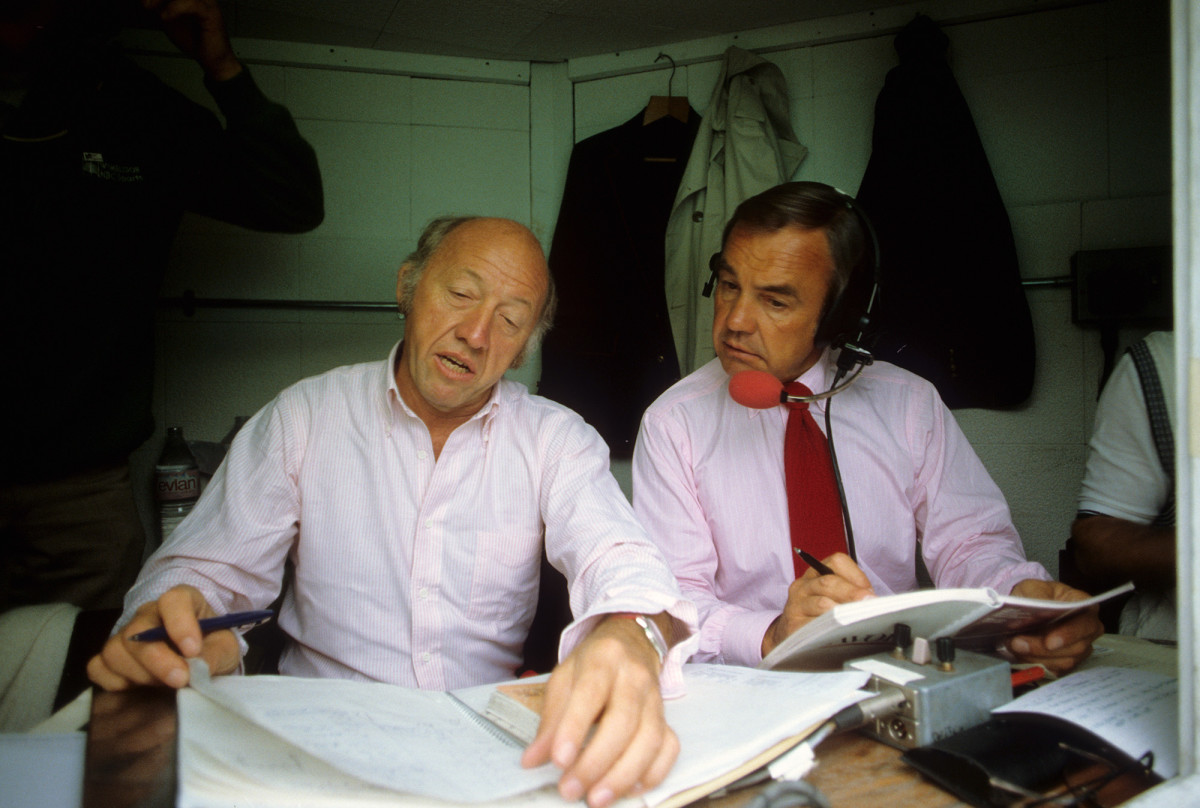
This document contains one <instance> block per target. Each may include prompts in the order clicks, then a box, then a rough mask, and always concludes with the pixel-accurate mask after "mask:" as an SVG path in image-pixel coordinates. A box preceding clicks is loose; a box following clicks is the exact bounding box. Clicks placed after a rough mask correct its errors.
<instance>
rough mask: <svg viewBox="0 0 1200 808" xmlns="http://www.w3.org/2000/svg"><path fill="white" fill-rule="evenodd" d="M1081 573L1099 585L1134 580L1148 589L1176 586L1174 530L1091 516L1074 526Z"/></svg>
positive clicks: (1075, 546)
mask: <svg viewBox="0 0 1200 808" xmlns="http://www.w3.org/2000/svg"><path fill="white" fill-rule="evenodd" d="M1071 539H1072V543H1073V545H1074V548H1075V561H1076V563H1077V564H1078V566H1079V570H1080V572H1082V573H1083V574H1084V575H1085V576H1087V577H1088V578H1089V579H1091V580H1092V581H1095V582H1096V585H1097V586H1098V587H1100V586H1104V587H1107V586H1113V585H1116V584H1120V583H1123V582H1124V581H1128V580H1132V581H1133V582H1134V584H1135V585H1137V586H1139V587H1143V588H1149V589H1164V588H1167V587H1169V586H1172V585H1173V584H1174V583H1175V530H1174V529H1173V528H1169V527H1153V526H1150V525H1139V524H1137V523H1135V522H1130V521H1128V520H1125V519H1119V518H1117V517H1115V516H1089V517H1085V518H1082V519H1076V520H1075V522H1074V524H1072V525H1071Z"/></svg>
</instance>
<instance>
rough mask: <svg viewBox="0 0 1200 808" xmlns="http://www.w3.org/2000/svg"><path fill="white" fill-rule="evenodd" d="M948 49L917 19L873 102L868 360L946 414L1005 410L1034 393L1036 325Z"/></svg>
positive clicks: (933, 28) (866, 197)
mask: <svg viewBox="0 0 1200 808" xmlns="http://www.w3.org/2000/svg"><path fill="white" fill-rule="evenodd" d="M948 44H949V40H948V38H947V37H946V35H945V34H944V33H943V32H942V31H941V30H940V29H939V28H938V27H937V25H936V24H935V23H934V22H933V21H931V20H930V19H929V18H928V17H924V16H918V17H917V18H916V19H914V20H913V22H911V23H910V24H909V25H908V26H906V27H905V29H904V30H903V31H901V32H900V34H899V35H898V36H897V37H896V41H895V47H896V51H897V53H898V54H899V56H900V64H899V65H898V66H897V67H895V68H893V69H892V70H891V71H890V72H889V73H888V75H887V80H886V82H885V84H884V88H883V90H882V92H880V94H879V97H878V99H877V101H876V104H875V129H874V133H873V138H872V152H871V158H870V162H869V163H868V165H867V170H866V173H865V174H864V176H863V180H862V184H861V186H860V188H859V193H858V200H859V202H860V204H861V205H862V207H863V208H864V209H865V210H866V211H867V213H868V214H869V215H870V217H871V220H872V222H873V223H874V225H875V228H876V230H877V231H878V236H879V246H880V252H881V256H882V282H881V290H882V291H881V296H880V300H879V302H878V306H877V309H876V315H875V318H874V322H875V326H876V329H877V334H878V336H877V340H876V343H875V348H874V354H875V356H876V358H879V359H885V360H887V361H889V362H892V363H894V364H897V365H900V366H901V367H905V368H908V369H909V370H912V371H913V372H915V373H918V374H920V375H921V376H924V377H925V378H926V379H928V380H930V381H931V382H933V383H934V384H935V385H936V386H937V388H938V392H939V393H941V396H942V398H943V400H945V402H946V404H947V405H948V406H950V407H952V408H954V407H987V408H1003V407H1012V406H1016V405H1019V404H1021V403H1022V402H1023V401H1025V400H1026V398H1028V396H1029V394H1030V391H1031V390H1032V388H1033V374H1034V336H1033V323H1032V320H1031V318H1030V315H1029V305H1028V303H1027V301H1026V300H1025V293H1024V289H1023V288H1022V287H1021V278H1020V273H1019V271H1018V267H1017V255H1016V247H1015V245H1014V243H1013V235H1012V227H1011V225H1010V223H1009V219H1008V213H1007V212H1006V211H1005V208H1004V202H1003V200H1002V199H1001V198H1000V192H999V190H998V189H997V187H996V182H995V179H994V178H993V177H992V172H991V167H990V166H989V164H988V159H987V155H986V154H985V153H984V150H983V144H982V143H981V142H980V139H979V134H978V132H977V131H976V129H975V124H974V121H973V120H972V118H971V112H970V110H969V109H968V108H967V103H966V100H965V99H964V98H963V96H962V93H961V92H960V91H959V89H958V84H957V83H956V82H955V80H954V75H953V73H952V72H951V70H950V66H949V64H948V63H947V60H946V50H947V46H948Z"/></svg>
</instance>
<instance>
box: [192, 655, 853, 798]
mask: <svg viewBox="0 0 1200 808" xmlns="http://www.w3.org/2000/svg"><path fill="white" fill-rule="evenodd" d="M684 679H685V682H686V684H687V695H685V696H683V697H681V698H679V699H673V700H670V701H668V702H666V704H665V710H666V716H667V721H668V723H669V724H670V726H671V727H672V729H674V731H675V733H676V734H677V735H678V736H679V739H680V744H681V751H680V755H679V759H678V760H677V761H676V764H675V766H674V767H673V769H672V770H671V773H670V774H669V775H668V777H667V779H666V780H665V781H664V782H663V783H662V784H661V785H660V786H659V787H658V788H656V789H654V790H653V791H651V792H649V793H647V794H644V795H642V796H641V797H640V798H639V799H638V803H639V804H642V805H645V806H650V807H651V808H672V806H678V805H683V804H686V803H688V802H691V801H694V800H695V799H698V798H699V797H701V796H703V795H705V794H707V793H710V792H712V791H714V790H716V789H717V788H720V787H722V786H724V785H726V784H727V783H729V782H732V781H733V780H735V779H737V778H738V777H740V776H741V775H742V774H745V773H747V772H749V771H751V770H753V769H754V768H757V766H759V765H762V763H764V762H767V761H769V760H771V759H773V758H774V757H775V756H777V755H779V754H782V753H783V752H784V751H786V750H787V749H789V748H791V747H792V746H794V745H795V744H796V743H798V742H799V741H800V740H802V739H803V737H804V736H805V735H806V734H807V731H808V729H809V728H811V727H812V726H814V725H816V724H818V723H820V722H822V721H824V720H825V719H826V718H828V717H830V716H832V715H833V714H834V713H836V712H837V711H838V710H840V709H842V708H843V707H846V706H849V705H850V704H853V703H855V702H857V701H859V700H860V699H862V698H865V697H867V696H868V695H869V694H867V693H865V692H863V691H861V690H860V689H859V688H860V687H861V686H862V685H863V684H864V683H865V682H866V679H867V675H866V674H865V673H861V672H844V673H824V674H799V673H781V672H772V671H760V670H756V669H753V668H739V667H732V666H719V665H688V666H685V668H684ZM521 681H522V682H525V681H527V680H521ZM496 687H497V686H496V685H483V686H480V687H474V688H466V689H463V690H456V691H454V692H452V693H441V692H435V691H421V690H414V689H410V688H402V687H396V686H393V685H385V684H379V683H370V682H352V681H346V680H336V679H301V678H297V677H285V676H247V677H239V676H225V677H217V678H214V679H210V678H209V677H208V675H207V671H206V670H205V669H204V667H203V663H195V662H194V663H193V669H192V686H191V687H188V688H185V689H183V690H181V691H180V692H179V694H178V706H179V772H180V775H179V780H180V793H179V800H178V805H179V806H181V808H198V807H199V806H204V807H205V808H224V807H225V806H237V808H268V806H270V807H272V808H273V807H274V806H279V807H280V808H282V807H283V806H287V807H288V808H296V806H317V805H320V806H331V805H336V806H343V805H345V806H351V805H353V806H372V807H373V806H385V805H388V806H394V805H395V804H396V801H397V799H398V797H399V796H400V795H403V800H404V802H405V804H406V805H418V806H426V805H428V806H431V807H432V806H442V807H444V806H445V805H447V804H448V803H451V804H468V803H469V804H480V803H486V804H489V805H501V806H531V805H535V804H536V805H542V804H546V805H555V806H562V805H564V802H563V800H562V799H561V798H560V797H559V796H558V792H557V791H556V789H555V786H556V784H557V782H558V778H559V776H560V774H561V773H560V771H559V770H558V769H557V768H555V767H554V766H552V765H549V764H548V765H545V766H542V767H539V768H537V769H522V768H521V766H520V756H521V751H522V749H523V746H524V744H522V743H521V742H520V741H518V740H516V739H514V738H512V737H511V736H509V735H508V734H507V733H505V732H503V731H501V730H500V729H499V728H498V727H497V726H495V725H494V724H493V723H492V722H491V721H489V720H487V719H486V718H484V717H483V714H484V713H485V712H486V710H487V704H488V702H489V700H490V699H491V695H492V693H493V692H494V691H495V689H496ZM630 802H632V801H630Z"/></svg>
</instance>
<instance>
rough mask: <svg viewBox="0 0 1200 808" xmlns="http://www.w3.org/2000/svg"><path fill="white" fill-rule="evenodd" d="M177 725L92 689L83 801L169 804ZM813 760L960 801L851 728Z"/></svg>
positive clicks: (925, 800) (917, 798) (119, 807)
mask: <svg viewBox="0 0 1200 808" xmlns="http://www.w3.org/2000/svg"><path fill="white" fill-rule="evenodd" d="M176 726H177V723H176V712H175V693H174V691H170V690H165V689H149V688H142V689H137V690H130V691H127V692H124V693H102V692H97V693H95V695H94V698H93V700H92V721H91V725H90V727H89V730H88V742H87V757H86V763H85V771H84V788H83V808H172V806H174V804H175V792H176V783H177V777H176V770H175V761H176V755H175V731H176ZM817 760H818V764H817V768H816V769H815V770H814V771H813V773H812V774H810V775H809V777H808V780H809V781H810V782H811V783H812V784H813V785H815V786H816V787H817V788H819V789H820V790H821V791H822V793H824V794H825V796H826V797H828V798H829V800H830V802H831V803H832V805H833V806H834V808H859V807H860V806H861V807H862V808H871V806H886V808H908V806H912V807H913V808H947V806H962V805H965V803H962V802H959V801H958V800H957V799H955V798H954V797H952V796H951V795H950V794H948V793H947V792H945V791H942V790H941V789H940V788H938V787H937V786H935V785H933V784H932V783H930V782H929V781H927V780H925V779H924V778H922V777H921V775H920V774H918V773H917V772H916V771H914V770H913V769H910V768H909V767H908V766H907V765H905V764H904V763H901V762H900V750H898V749H893V748H892V747H890V746H887V745H885V744H882V743H879V742H877V741H873V740H871V739H869V738H867V737H865V736H862V735H858V734H856V733H847V734H843V735H835V736H833V737H831V738H828V739H827V740H826V741H825V742H824V743H822V744H821V746H820V747H819V748H818V750H817ZM755 793H757V790H756V789H754V788H749V789H746V790H744V791H740V792H735V793H733V794H730V795H727V796H725V797H721V798H719V799H714V800H707V801H703V802H700V803H698V805H700V806H711V808H741V806H743V805H745V804H746V803H747V802H749V800H750V799H751V797H753V796H754V794H755ZM398 804H403V801H402V800H401V801H399V802H398Z"/></svg>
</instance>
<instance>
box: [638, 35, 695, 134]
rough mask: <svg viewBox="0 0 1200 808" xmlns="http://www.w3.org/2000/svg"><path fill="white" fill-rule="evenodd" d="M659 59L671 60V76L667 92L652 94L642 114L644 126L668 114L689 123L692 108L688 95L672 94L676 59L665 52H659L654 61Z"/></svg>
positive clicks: (668, 80)
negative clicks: (664, 93)
mask: <svg viewBox="0 0 1200 808" xmlns="http://www.w3.org/2000/svg"><path fill="white" fill-rule="evenodd" d="M659 59H668V60H670V62H671V76H670V78H668V79H667V94H666V95H652V96H650V103H649V104H647V105H646V111H645V113H644V114H643V115H642V126H645V125H646V124H650V123H654V122H655V121H657V120H658V119H659V118H665V117H667V116H668V115H669V116H671V117H672V118H676V119H678V120H680V121H683V122H684V123H687V120H688V114H689V111H690V110H691V107H690V105H689V104H688V100H687V96H683V95H671V85H672V84H674V83H675V60H674V59H672V58H671V57H670V56H668V55H667V54H665V53H659V54H658V56H656V57H655V58H654V61H655V62H657V61H658V60H659Z"/></svg>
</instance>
